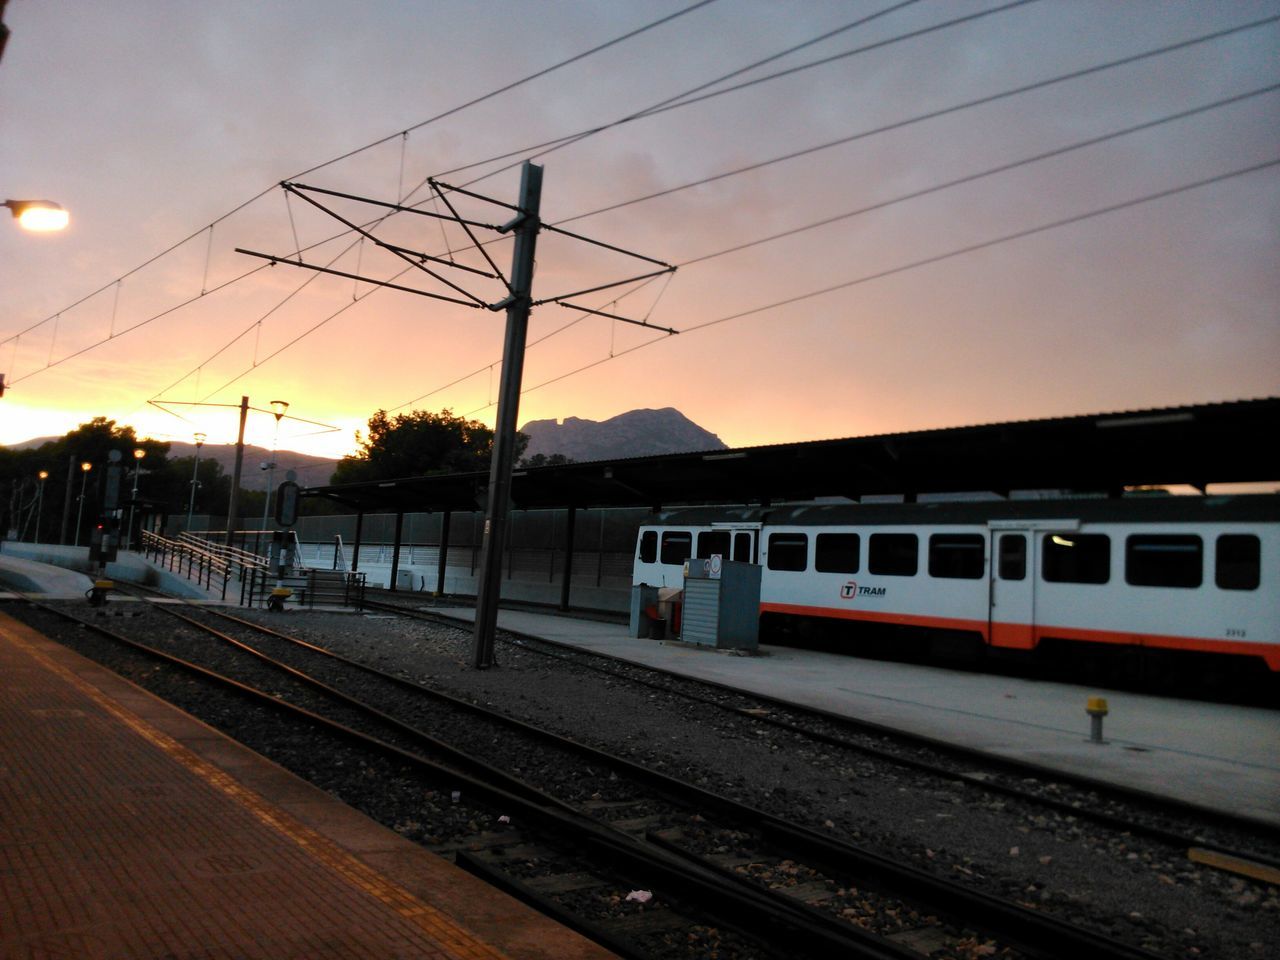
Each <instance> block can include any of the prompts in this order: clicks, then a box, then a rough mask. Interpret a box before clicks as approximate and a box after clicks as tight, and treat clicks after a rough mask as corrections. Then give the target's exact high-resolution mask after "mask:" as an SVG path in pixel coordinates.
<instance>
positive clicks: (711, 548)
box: [695, 530, 729, 560]
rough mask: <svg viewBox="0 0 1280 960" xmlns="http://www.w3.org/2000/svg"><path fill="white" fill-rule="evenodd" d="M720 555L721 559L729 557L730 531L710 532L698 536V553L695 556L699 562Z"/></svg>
mask: <svg viewBox="0 0 1280 960" xmlns="http://www.w3.org/2000/svg"><path fill="white" fill-rule="evenodd" d="M715 553H718V554H720V556H721V557H724V558H726V559H727V558H728V556H729V531H728V530H709V531H707V532H705V533H700V534H698V552H697V553H696V554H695V556H696V557H697V558H698V559H699V560H706V559H708V558H709V557H710V556H711V555H712V554H715Z"/></svg>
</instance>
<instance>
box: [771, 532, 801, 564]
mask: <svg viewBox="0 0 1280 960" xmlns="http://www.w3.org/2000/svg"><path fill="white" fill-rule="evenodd" d="M808 565H809V537H808V536H807V535H806V534H803V533H771V534H769V569H770V570H803V569H805V567H807V566H808Z"/></svg>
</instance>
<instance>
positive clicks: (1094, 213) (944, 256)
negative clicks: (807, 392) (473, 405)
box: [466, 158, 1280, 416]
mask: <svg viewBox="0 0 1280 960" xmlns="http://www.w3.org/2000/svg"><path fill="white" fill-rule="evenodd" d="M1275 166H1280V158H1277V159H1274V160H1267V161H1264V162H1262V163H1257V164H1253V165H1252V166H1248V167H1242V168H1240V169H1237V170H1231V171H1229V172H1227V173H1222V174H1218V175H1217V176H1213V177H1206V178H1205V179H1203V180H1197V181H1195V182H1193V183H1187V184H1183V185H1182V186H1178V187H1170V188H1169V189H1167V190H1161V191H1158V192H1156V193H1149V194H1146V195H1145V196H1141V197H1137V198H1135V199H1132V200H1125V201H1122V202H1120V203H1114V204H1111V205H1109V206H1106V207H1100V208H1098V209H1096V210H1090V211H1088V212H1086V213H1081V214H1077V215H1075V216H1072V217H1066V218H1064V219H1061V220H1055V221H1053V222H1051V223H1045V224H1040V225H1039V226H1035V227H1029V228H1027V229H1025V230H1019V231H1017V232H1016V233H1008V234H1004V235H1003V236H1000V237H996V238H994V239H991V240H984V241H982V242H980V243H973V244H969V245H968V246H964V247H960V248H958V249H955V250H950V251H948V252H946V253H940V254H937V255H935V256H932V257H925V258H924V259H921V260H915V261H912V262H911V263H907V264H903V265H902V266H898V267H892V268H890V269H888V270H881V271H878V272H876V273H871V274H866V275H864V276H861V277H856V278H854V279H852V280H846V281H844V282H843V283H837V284H832V285H831V286H829V287H823V288H821V289H820V290H811V291H809V292H808V293H801V294H797V295H796V296H793V297H787V298H786V299H785V300H776V301H774V302H773V303H769V304H765V305H764V306H760V307H753V308H752V309H750V310H741V311H739V312H737V313H732V314H729V315H728V316H724V317H719V318H718V319H715V320H707V321H705V322H704V323H698V324H694V325H693V326H691V327H685V328H684V329H683V330H681V331H680V332H681V333H682V334H684V333H694V332H696V331H698V330H706V329H709V328H711V327H714V326H718V325H720V324H723V323H729V322H730V321H733V320H741V319H743V318H744V317H751V316H755V315H757V314H761V313H765V312H767V311H769V310H777V309H778V308H780V307H786V306H790V305H792V304H795V303H801V302H803V301H805V300H812V299H813V298H815V297H821V296H824V295H826V294H828V293H835V292H836V291H838V290H847V289H849V288H850V287H855V286H859V285H860V284H864V283H870V282H871V281H873V280H881V279H883V278H885V277H890V276H893V275H895V274H899V273H905V272H906V271H908V270H915V269H917V268H918V267H924V266H929V265H931V264H935V263H940V262H942V261H944V260H950V259H953V258H955V257H959V256H963V255H965V254H968V253H974V252H976V251H978V250H985V249H987V248H989V247H994V246H997V245H999V244H1002V243H1009V242H1011V241H1013V240H1020V239H1023V238H1024V237H1029V236H1033V235H1035V234H1037V233H1044V232H1046V231H1048V230H1056V229H1057V228H1059V227H1065V226H1069V225H1071V224H1074V223H1080V222H1082V221H1084V220H1089V219H1092V218H1093V217H1100V216H1104V215H1106V214H1108V213H1116V212H1118V211H1120V210H1126V209H1128V208H1130V207H1136V206H1139V205H1141V204H1145V203H1152V202H1154V201H1156V200H1163V199H1166V198H1168V197H1172V196H1175V195H1177V194H1181V193H1187V192H1188V191H1191V190H1197V189H1199V188H1201V187H1207V186H1210V185H1212V184H1215V183H1222V182H1223V181H1226V180H1230V179H1233V178H1235V177H1242V176H1245V175H1247V174H1250V173H1256V172H1258V171H1260V170H1265V169H1267V168H1269V167H1275ZM667 339H668V338H667V337H655V338H654V339H652V340H646V341H644V342H643V343H638V344H636V345H635V346H633V347H628V348H627V349H625V350H620V351H618V352H617V353H615V354H613V355H612V356H608V357H602V358H601V359H599V360H595V361H592V362H591V363H588V364H584V365H583V366H581V367H577V368H576V369H573V370H570V371H568V372H566V373H562V374H560V375H558V376H555V377H552V378H551V379H549V380H544V381H542V382H541V383H538V384H535V385H533V386H531V387H527V388H525V389H524V390H522V391H521V392H520V395H521V396H524V395H525V394H526V393H532V392H533V391H534V390H540V389H542V388H543V387H547V386H551V385H552V384H554V383H559V382H560V381H561V380H566V379H568V378H569V377H572V376H575V375H577V374H579V373H583V372H584V371H587V370H590V369H592V368H593V367H598V366H600V365H601V364H603V363H607V362H609V361H610V360H614V359H616V358H618V357H623V356H626V355H627V354H629V353H634V352H635V351H637V350H641V349H643V348H645V347H648V346H652V345H653V344H655V343H659V342H663V341H665V340H667ZM489 406H492V404H486V405H485V406H484V407H478V408H477V409H475V410H472V411H471V412H470V413H468V414H466V415H467V416H471V415H472V414H475V413H479V412H480V411H481V410H485V409H487V408H488V407H489Z"/></svg>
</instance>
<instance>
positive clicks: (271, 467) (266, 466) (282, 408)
mask: <svg viewBox="0 0 1280 960" xmlns="http://www.w3.org/2000/svg"><path fill="white" fill-rule="evenodd" d="M269 406H270V407H271V413H272V416H274V417H275V418H276V429H275V433H274V434H273V435H272V438H271V459H270V460H268V461H266V462H265V463H263V465H262V469H263V470H265V471H267V498H266V500H264V501H263V503H262V529H263V530H264V531H265V530H266V529H267V517H268V516H270V515H271V483H272V481H273V480H274V479H275V475H276V446H277V445H278V444H279V443H280V421H281V420H282V419H284V415H285V413H286V412H287V411H288V409H289V401H287V400H272V401H271V403H270V404H269Z"/></svg>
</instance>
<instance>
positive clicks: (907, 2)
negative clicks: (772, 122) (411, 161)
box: [156, 0, 1035, 409]
mask: <svg viewBox="0 0 1280 960" xmlns="http://www.w3.org/2000/svg"><path fill="white" fill-rule="evenodd" d="M918 2H919V0H898V2H896V3H893V4H891V5H889V6H888V7H885V8H883V9H881V10H878V11H876V12H875V13H872V14H869V15H867V16H863V17H860V18H858V19H856V20H853V21H850V22H849V23H845V24H842V25H840V26H839V27H836V28H834V29H832V30H828V31H826V32H824V33H821V34H819V35H818V36H816V37H811V38H810V39H808V40H805V41H803V42H801V43H798V44H795V45H793V46H791V47H788V48H786V49H784V50H782V51H779V52H777V53H774V54H771V55H769V56H767V57H764V58H763V59H760V60H756V61H753V62H752V63H749V64H747V65H746V66H743V67H739V68H737V69H735V70H732V71H730V72H729V73H726V74H722V75H721V76H719V77H716V78H715V79H713V80H709V81H706V82H704V83H701V84H698V85H697V86H694V87H692V88H690V89H688V90H685V91H683V92H681V93H679V94H677V95H676V96H674V97H669V98H667V99H665V100H661V101H659V102H658V103H657V104H655V105H653V106H650V107H648V108H646V110H653V109H655V108H657V107H662V106H666V105H670V104H673V103H675V102H676V101H677V100H680V99H681V98H684V97H687V96H690V95H692V94H696V93H698V92H700V91H703V90H706V89H708V88H710V87H713V86H715V85H716V84H718V83H723V82H724V81H726V80H729V79H732V78H733V77H736V76H741V75H742V74H744V73H747V72H749V71H751V70H754V69H757V68H758V67H761V66H763V65H765V64H768V63H772V62H773V61H775V60H778V59H781V58H782V57H785V56H788V55H790V54H792V53H796V52H798V51H800V50H803V49H806V48H808V47H811V46H814V45H815V44H818V43H821V42H822V41H824V40H829V39H831V38H832V37H834V36H837V35H839V34H841V33H846V32H848V31H849V30H852V29H854V28H856V27H859V26H862V25H864V24H867V23H870V22H871V21H873V20H876V19H879V18H881V17H883V16H886V15H887V14H890V13H893V12H895V11H897V10H901V9H903V8H905V7H908V6H911V5H913V4H915V3H918ZM1031 2H1035V0H1015V2H1014V3H1012V4H1008V6H1017V5H1020V4H1023V3H1031ZM689 9H690V10H692V9H694V8H692V7H691V8H689ZM1000 9H1003V8H1000ZM686 12H687V11H686ZM984 15H986V14H977V15H974V16H973V17H966V18H961V20H967V19H975V18H976V17H977V16H984ZM661 22H665V21H661ZM955 22H961V21H952V22H951V23H955ZM936 29H941V27H940V26H935V27H931V28H928V31H926V32H929V31H932V30H936ZM598 49H602V48H598ZM848 55H849V54H842V55H841V56H848ZM566 62H568V61H566ZM488 96H489V95H486V96H485V97H482V98H478V99H477V100H473V101H471V102H470V103H471V104H474V103H479V102H480V101H481V100H484V99H487V98H488ZM464 106H466V105H464ZM457 109H461V108H457ZM452 112H456V109H455V110H454V111H449V113H452ZM642 114H643V111H642V112H641V113H637V114H635V115H633V116H634V117H639V116H641V115H642ZM447 115H448V113H446V114H441V115H439V116H437V117H435V118H432V119H433V120H437V119H440V118H441V117H443V116H447ZM426 122H432V121H424V123H426ZM618 122H619V123H621V122H625V120H623V121H618ZM600 129H606V128H600ZM406 132H407V131H406ZM595 132H598V131H587V132H584V133H581V134H577V135H574V137H573V138H572V142H576V141H578V140H582V139H585V138H586V137H588V136H591V135H593V133H595ZM397 135H398V134H397ZM397 135H393V136H397ZM389 139H392V138H391V137H388V138H384V139H383V140H381V141H378V142H379V143H385V142H386V141H387V140H389ZM567 145H568V143H567V142H566V143H564V144H562V146H567ZM510 155H511V154H503V155H502V157H506V156H510ZM340 159H341V158H340ZM480 162H481V163H487V162H490V161H480ZM326 165H327V164H322V165H321V166H326ZM468 168H469V166H464V167H458V168H455V169H454V170H452V171H446V172H444V173H441V174H433V175H432V176H430V177H426V178H424V179H423V180H422V181H421V182H419V183H418V185H417V186H415V187H414V188H413V189H412V190H410V191H409V193H408V194H406V195H405V198H404V199H407V198H408V197H410V196H412V195H413V194H414V193H416V192H417V191H418V190H420V189H422V187H423V186H424V185H426V184H427V183H430V182H432V181H433V180H434V179H436V177H443V176H448V175H449V174H450V173H454V172H458V171H459V170H465V169H468ZM316 169H320V167H313V168H312V169H311V170H305V171H303V172H302V173H301V174H298V176H304V175H305V174H307V173H310V172H312V171H313V170H316ZM504 169H505V168H504ZM497 172H499V171H494V172H493V173H490V174H488V175H487V176H493V175H495V174H496V173H497ZM294 179H296V177H295V178H294ZM478 179H485V178H484V177H481V178H478ZM471 182H472V183H474V182H476V181H471ZM467 185H469V184H467ZM433 196H435V193H433ZM400 199H402V198H397V200H400ZM425 202H426V201H425V200H424V201H421V203H425ZM419 205H420V204H419ZM393 213H394V211H393ZM391 215H393V214H387V215H386V216H384V217H382V218H380V219H386V217H388V216H391ZM291 216H292V214H291ZM379 222H380V220H379V219H375V220H371V221H369V223H368V224H363V225H362V226H369V225H371V224H377V223H379ZM349 232H350V230H344V231H341V232H339V233H336V234H334V235H333V236H331V237H328V238H326V239H324V240H321V241H319V243H315V244H311V245H310V246H309V247H308V248H307V249H314V248H315V247H317V246H320V245H322V244H324V243H328V242H330V241H332V240H336V239H338V238H339V237H342V236H344V235H345V234H347V233H349ZM493 242H501V240H496V241H493ZM350 249H351V247H350V246H348V247H346V248H344V249H343V250H342V251H341V252H340V253H339V254H338V256H337V257H334V258H333V260H330V261H329V265H332V263H333V262H334V261H336V260H337V259H338V258H339V257H341V256H342V255H344V254H345V253H346V252H347V251H348V250H350ZM464 249H469V248H464ZM298 252H299V253H301V252H302V251H301V250H299V251H298ZM459 252H461V251H459ZM403 273H404V271H401V272H400V273H397V274H395V277H396V278H398V277H400V276H402V275H403ZM312 279H314V278H312ZM393 279H394V278H393ZM308 282H309V281H308ZM305 285H306V284H303V286H305ZM298 289H299V290H300V289H301V287H299V288H298ZM297 292H298V291H297V290H295V291H294V293H297ZM292 296H293V294H290V295H289V296H288V297H286V298H285V300H286V301H287V300H288V299H289V297H292ZM283 302H284V301H282V303H283ZM278 306H279V304H278V305H277V307H273V308H272V311H274V310H275V309H277V308H278ZM272 311H268V314H269V313H270V312H272ZM333 316H334V315H330V316H329V317H326V318H325V319H324V320H322V321H321V322H320V324H318V325H317V328H318V327H319V326H323V325H324V324H326V323H328V322H329V320H331V319H333ZM262 319H265V316H264V317H260V318H259V319H258V320H257V321H255V322H254V323H252V324H250V325H249V327H247V328H246V329H245V330H244V331H242V332H241V333H240V334H238V335H237V336H236V337H234V338H233V339H232V340H231V341H229V342H228V343H226V344H224V345H223V346H222V347H221V348H219V350H217V351H216V352H215V353H214V354H213V355H212V356H210V357H209V358H207V359H206V360H205V361H204V362H203V363H201V364H199V365H198V366H197V367H195V368H194V369H192V370H190V371H188V372H187V373H185V374H183V375H182V377H180V378H179V379H178V380H177V381H175V382H174V383H173V384H170V385H169V386H168V387H165V389H164V390H162V391H160V393H157V394H156V396H160V395H161V394H163V393H165V392H166V391H168V390H171V389H173V387H174V386H176V385H177V384H179V383H181V382H182V381H183V380H186V379H187V378H188V377H190V376H191V375H192V374H193V373H195V372H197V371H198V370H200V369H201V368H202V367H203V366H204V365H205V364H206V363H208V362H210V361H211V360H212V359H214V358H215V357H217V356H218V355H219V354H221V353H222V352H224V351H225V350H227V349H228V348H229V347H230V346H231V345H232V344H234V343H236V342H237V341H238V340H239V339H241V338H242V337H244V336H245V335H246V334H247V333H248V332H249V330H251V329H253V328H254V327H255V326H256V325H257V324H259V323H261V321H262ZM308 332H309V331H308ZM305 335H306V334H304V336H305ZM273 355H274V354H273ZM268 359H269V358H268ZM264 362H265V361H264ZM257 366H258V364H257V363H255V364H254V367H253V368H256V367H257ZM253 368H250V369H253ZM247 372H248V371H245V372H244V373H241V374H239V375H238V376H237V377H236V378H235V379H237V380H238V379H240V377H243V376H244V375H245V373H247ZM231 382H233V383H234V382H235V381H234V380H233V381H231ZM227 385H229V384H226V385H224V387H225V386H227ZM224 387H220V388H219V390H221V389H223V388H224ZM217 392H218V391H214V393H211V394H209V396H213V395H215V394H216V393H217ZM418 399H422V398H421V397H420V398H418ZM413 402H416V401H409V403H413ZM393 409H398V408H393Z"/></svg>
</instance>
